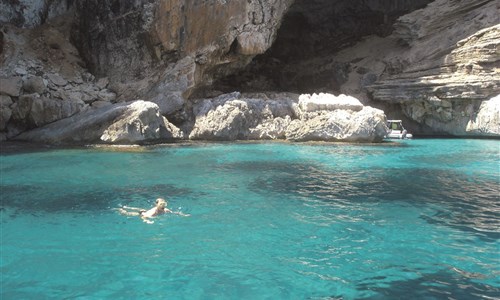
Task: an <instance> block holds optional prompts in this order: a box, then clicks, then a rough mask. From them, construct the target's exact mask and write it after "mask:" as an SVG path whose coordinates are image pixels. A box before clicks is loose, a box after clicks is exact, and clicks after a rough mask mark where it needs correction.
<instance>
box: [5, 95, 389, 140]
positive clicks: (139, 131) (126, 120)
mask: <svg viewBox="0 0 500 300" xmlns="http://www.w3.org/2000/svg"><path fill="white" fill-rule="evenodd" d="M299 99H300V100H299ZM345 99H346V96H345V95H341V96H338V97H335V96H333V95H330V94H320V95H302V96H299V95H296V94H287V93H282V94H273V95H271V96H269V97H268V96H267V95H265V94H260V95H242V94H240V93H238V92H235V93H230V94H225V95H221V96H219V97H216V98H212V99H201V100H199V101H197V102H196V103H195V104H194V105H193V107H192V117H191V119H190V121H189V122H188V123H189V124H184V125H185V126H184V127H183V128H184V132H183V131H182V130H181V129H179V128H177V127H176V126H174V125H173V124H171V123H170V122H169V121H168V120H167V119H166V118H165V117H163V116H162V115H161V114H160V108H159V107H158V105H157V104H155V103H153V102H148V101H143V100H137V101H131V102H126V103H117V104H112V105H108V106H105V107H102V108H99V109H88V110H85V111H83V112H80V113H77V114H75V115H73V116H71V117H68V118H65V119H62V120H59V121H56V122H53V123H50V124H48V125H45V126H43V127H41V128H36V129H33V130H30V131H27V132H23V133H21V134H19V135H18V136H16V137H15V138H14V139H13V140H17V141H30V142H38V143H49V144H82V143H83V144H84V143H108V144H133V143H157V142H162V141H168V140H170V141H171V140H183V139H184V140H185V139H189V140H204V141H236V140H278V139H280V140H289V141H300V142H304V141H347V142H380V141H382V139H383V138H384V136H385V135H386V133H387V130H388V129H387V126H386V117H385V114H384V112H383V111H381V110H379V109H375V108H372V107H369V106H363V107H361V109H359V108H360V107H358V106H357V105H356V106H347V107H348V108H338V107H342V106H345ZM337 100H338V102H336V101H337ZM354 100H355V99H354ZM354 100H353V99H350V101H353V102H355V101H354ZM318 101H319V102H320V103H322V105H323V106H318V107H317V108H320V109H318V110H314V111H303V110H302V108H301V105H302V106H303V107H309V108H311V107H313V106H314V105H317V103H318ZM350 108H355V109H350Z"/></svg>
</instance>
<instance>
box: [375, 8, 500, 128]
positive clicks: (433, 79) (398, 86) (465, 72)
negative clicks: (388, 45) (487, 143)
mask: <svg viewBox="0 0 500 300" xmlns="http://www.w3.org/2000/svg"><path fill="white" fill-rule="evenodd" d="M499 9H500V6H499V4H498V2H497V1H484V0H473V1H444V0H437V1H435V2H433V3H431V4H429V5H428V7H427V8H425V9H422V10H417V11H415V12H413V13H411V14H408V15H406V16H404V17H401V18H400V19H399V20H398V22H397V23H396V24H395V27H396V31H395V33H394V34H393V38H395V39H397V40H399V41H402V42H403V43H405V44H406V45H407V47H409V48H406V51H405V52H404V53H399V54H397V55H395V56H393V57H397V59H394V58H393V59H392V61H391V60H389V66H391V68H392V69H391V73H390V74H385V75H382V76H381V77H380V79H379V80H378V81H377V82H376V83H375V84H374V85H372V86H370V87H369V89H370V90H371V91H372V96H373V98H374V99H376V100H378V101H384V102H389V103H399V104H401V107H402V109H403V112H404V113H405V114H406V115H407V116H408V117H410V118H411V119H412V120H414V121H417V122H418V123H420V124H422V125H425V126H428V127H429V128H432V130H433V131H434V132H436V133H444V134H452V135H475V136H481V135H492V132H495V130H493V131H489V130H486V131H481V130H477V128H475V126H471V124H475V122H476V121H475V120H476V119H475V118H476V115H477V112H478V111H479V110H480V109H481V107H482V104H481V103H482V101H487V100H489V99H490V98H492V97H493V96H496V95H498V94H499V93H500V50H499V49H500V25H499V24H500V15H499V14H498V11H499ZM492 24H494V25H493V26H492ZM487 107H489V105H488V106H487ZM474 128H475V129H474Z"/></svg>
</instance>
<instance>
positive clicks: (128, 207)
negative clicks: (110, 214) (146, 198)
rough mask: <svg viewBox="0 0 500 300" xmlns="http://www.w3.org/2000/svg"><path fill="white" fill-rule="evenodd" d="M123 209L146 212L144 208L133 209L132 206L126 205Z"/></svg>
mask: <svg viewBox="0 0 500 300" xmlns="http://www.w3.org/2000/svg"><path fill="white" fill-rule="evenodd" d="M122 207H123V208H125V209H130V210H137V211H141V210H144V211H146V210H145V209H144V208H139V207H132V206H126V205H124V206H122Z"/></svg>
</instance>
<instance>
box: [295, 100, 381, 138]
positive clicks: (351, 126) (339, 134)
mask: <svg viewBox="0 0 500 300" xmlns="http://www.w3.org/2000/svg"><path fill="white" fill-rule="evenodd" d="M386 121H387V119H386V117H385V114H384V112H383V111H381V110H379V109H376V108H372V107H369V106H367V107H364V108H363V109H362V110H360V111H349V110H342V109H338V110H334V111H323V112H321V113H306V114H305V115H304V116H303V119H301V120H294V121H292V122H291V124H290V125H289V126H288V128H287V130H286V138H287V139H288V140H293V141H346V142H380V141H382V140H383V138H384V137H385V135H386V134H387V125H386Z"/></svg>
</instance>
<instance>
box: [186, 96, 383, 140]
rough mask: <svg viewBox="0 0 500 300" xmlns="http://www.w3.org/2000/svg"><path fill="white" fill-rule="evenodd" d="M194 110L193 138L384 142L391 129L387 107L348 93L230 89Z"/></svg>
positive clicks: (190, 136) (191, 137)
mask: <svg viewBox="0 0 500 300" xmlns="http://www.w3.org/2000/svg"><path fill="white" fill-rule="evenodd" d="M298 99H299V100H298ZM273 108H274V109H273ZM193 111H194V115H195V122H194V126H193V130H192V131H191V133H190V135H189V138H190V139H203V140H236V139H240V140H243V139H288V140H293V141H352V142H380V141H381V140H382V139H383V138H384V136H385V135H386V134H387V126H386V117H385V114H384V112H383V111H381V110H379V109H375V108H372V107H368V106H362V105H360V103H359V100H357V99H355V98H353V99H351V98H350V97H348V96H345V95H341V96H338V97H335V96H333V95H330V94H321V95H301V96H299V97H297V95H295V96H294V95H291V94H278V95H275V97H274V98H273V99H269V98H268V99H259V98H247V97H245V96H242V95H241V94H239V93H232V94H227V95H223V96H220V97H218V98H215V99H204V100H201V101H200V102H198V103H197V104H196V105H195V106H194V107H193Z"/></svg>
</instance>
